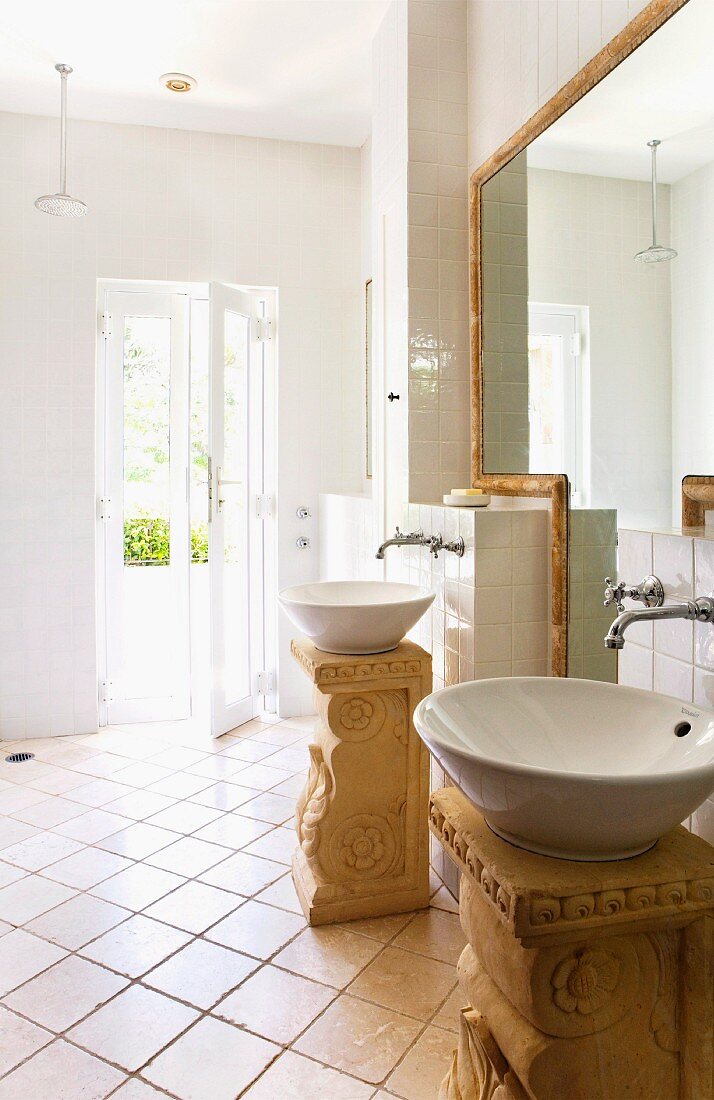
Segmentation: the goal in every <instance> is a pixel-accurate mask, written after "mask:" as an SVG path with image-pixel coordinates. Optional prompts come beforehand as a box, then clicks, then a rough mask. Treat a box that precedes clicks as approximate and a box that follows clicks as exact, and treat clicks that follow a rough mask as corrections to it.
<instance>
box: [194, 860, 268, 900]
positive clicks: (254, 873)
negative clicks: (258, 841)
mask: <svg viewBox="0 0 714 1100" xmlns="http://www.w3.org/2000/svg"><path fill="white" fill-rule="evenodd" d="M284 874H285V864H283V863H275V862H274V860H271V859H260V858H259V857H258V856H249V855H246V854H245V852H236V853H235V855H233V856H229V857H228V859H224V860H223V862H222V863H219V864H217V865H216V866H215V867H211V868H210V870H208V871H204V873H203V874H202V875H201V882H208V883H209V884H210V885H211V886H220V887H221V889H223V890H231V891H233V893H235V894H241V895H242V896H243V897H246V898H249V897H252V896H253V894H255V893H257V892H258V890H262V889H263V888H264V887H265V886H268V885H270V883H271V882H275V881H276V879H279V878H280V877H281V876H282V875H284Z"/></svg>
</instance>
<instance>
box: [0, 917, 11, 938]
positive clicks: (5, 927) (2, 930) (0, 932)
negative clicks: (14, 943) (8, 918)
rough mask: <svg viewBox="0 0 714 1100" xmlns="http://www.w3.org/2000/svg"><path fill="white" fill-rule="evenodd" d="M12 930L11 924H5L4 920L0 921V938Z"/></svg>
mask: <svg viewBox="0 0 714 1100" xmlns="http://www.w3.org/2000/svg"><path fill="white" fill-rule="evenodd" d="M12 930H13V926H12V925H11V924H6V922H5V921H4V920H0V936H6V935H7V934H8V932H12Z"/></svg>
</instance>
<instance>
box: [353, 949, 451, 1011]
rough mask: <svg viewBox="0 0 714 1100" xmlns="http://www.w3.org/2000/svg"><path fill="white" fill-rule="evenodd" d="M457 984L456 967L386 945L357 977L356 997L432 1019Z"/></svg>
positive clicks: (354, 990)
mask: <svg viewBox="0 0 714 1100" xmlns="http://www.w3.org/2000/svg"><path fill="white" fill-rule="evenodd" d="M455 984H456V967H454V966H450V965H448V964H447V963H442V962H437V960H436V959H430V958H427V957H426V956H424V955H415V954H414V953H413V952H412V951H402V950H401V949H400V948H398V947H386V948H385V949H384V951H383V952H382V953H381V955H378V956H377V958H376V959H375V960H374V962H371V963H370V964H369V966H368V967H366V969H365V970H363V971H362V973H361V974H359V975H358V977H357V978H356V979H355V981H354V982H353V983H352V985H351V986H350V989H349V992H350V993H351V994H352V995H353V996H355V997H363V998H364V999H365V1000H367V1001H373V1002H374V1003H375V1004H378V1005H382V1007H383V1008H391V1009H393V1010H394V1011H395V1012H401V1013H403V1014H405V1015H407V1016H416V1017H417V1019H419V1020H424V1021H426V1020H428V1019H429V1017H430V1016H432V1015H433V1014H434V1012H436V1010H437V1008H438V1007H439V1005H440V1004H441V1003H442V1001H443V1000H444V999H445V997H446V996H447V995H448V994H449V993H450V992H451V990H452V989H453V988H454V986H455Z"/></svg>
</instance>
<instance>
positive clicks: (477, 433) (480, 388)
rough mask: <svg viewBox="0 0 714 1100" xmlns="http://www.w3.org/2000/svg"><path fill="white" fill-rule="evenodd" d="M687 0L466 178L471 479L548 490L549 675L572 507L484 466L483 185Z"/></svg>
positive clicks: (563, 642)
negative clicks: (549, 575)
mask: <svg viewBox="0 0 714 1100" xmlns="http://www.w3.org/2000/svg"><path fill="white" fill-rule="evenodd" d="M686 3H687V0H651V2H650V3H649V4H647V6H646V7H645V8H643V9H642V11H641V12H640V13H639V15H636V16H635V18H634V19H632V20H631V21H630V22H629V23H628V24H627V26H626V27H625V28H624V29H623V30H622V31H620V33H619V34H618V35H616V36H615V37H614V38H613V39H612V40H611V41H610V42H609V43H608V44H607V46H605V47H604V49H602V50H601V51H600V53H598V54H596V55H595V57H593V58H592V60H591V61H589V62H588V63H587V65H584V66H583V68H582V69H580V71H579V72H578V73H576V75H575V76H574V77H573V78H572V80H570V81H568V83H567V84H565V85H564V86H563V87H562V88H561V89H560V90H559V91H558V92H556V94H555V95H554V96H553V97H552V99H549V100H548V102H547V103H546V104H544V105H543V106H542V107H541V108H540V110H538V111H536V113H535V114H534V115H532V116H531V118H529V119H528V121H527V122H526V123H524V125H523V126H521V128H520V130H517V131H516V133H515V134H513V136H512V137H511V138H509V140H508V141H507V142H505V144H504V145H502V146H501V147H500V149H498V150H497V151H496V152H495V153H494V154H493V156H491V157H489V159H488V160H487V161H484V163H483V164H482V165H481V166H480V168H477V169H476V171H475V172H474V173H473V174H472V176H471V180H470V183H469V212H470V217H469V255H470V259H469V264H470V293H471V316H470V327H471V334H470V339H471V364H472V367H471V484H472V485H473V487H474V488H475V489H485V490H487V491H488V492H491V493H495V494H497V495H498V496H511V497H545V498H547V499H549V501H550V512H551V584H552V598H551V675H552V676H567V669H568V511H569V487H568V478H567V477H566V475H565V474H489V473H485V471H484V468H483V467H484V431H483V407H484V401H483V397H484V371H483V342H482V300H483V286H482V271H481V263H482V260H481V243H482V242H481V189H482V188H483V186H484V184H485V183H487V182H488V180H490V179H491V178H492V177H493V176H495V175H496V173H497V172H500V170H501V168H503V166H504V165H505V164H508V162H509V161H510V160H512V159H513V158H514V157H515V156H517V155H518V154H519V153H520V152H522V151H523V150H524V149H525V148H526V147H527V146H528V145H530V143H531V142H532V141H534V140H535V138H537V137H538V136H539V135H540V134H542V133H543V131H544V130H547V129H548V127H549V126H552V124H553V123H554V122H556V121H557V119H559V118H560V116H561V115H564V114H565V112H566V111H567V110H568V109H569V108H570V107H572V106H573V104H574V103H577V101H578V100H579V99H582V97H583V96H584V95H586V94H587V93H588V92H589V91H590V90H591V88H594V87H595V85H596V84H598V83H599V82H600V81H601V80H602V79H603V78H604V77H606V76H607V75H608V73H610V72H612V70H613V69H615V68H617V66H618V65H619V64H620V62H621V61H624V60H625V58H626V57H629V55H630V54H631V53H633V51H634V50H636V49H637V47H638V46H640V45H641V44H642V43H643V42H645V41H646V40H647V39H648V38H649V37H650V35H651V34H654V32H655V31H656V30H658V29H659V28H660V27H661V26H662V24H663V23H666V22H667V20H668V19H670V18H671V17H672V16H673V15H674V14H675V13H676V12H677V11H679V9H680V8H682V7H684V5H685V4H686Z"/></svg>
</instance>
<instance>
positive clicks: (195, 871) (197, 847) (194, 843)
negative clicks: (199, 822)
mask: <svg viewBox="0 0 714 1100" xmlns="http://www.w3.org/2000/svg"><path fill="white" fill-rule="evenodd" d="M228 855H229V852H228V851H227V849H226V848H224V847H221V846H220V845H218V844H210V843H209V842H208V841H206V840H198V839H197V838H196V837H193V836H184V837H181V839H180V840H177V841H176V842H175V843H174V844H170V845H169V846H168V847H167V848H163V849H162V850H161V851H160V852H156V854H155V855H152V856H148V857H147V858H146V860H145V862H146V863H149V864H151V865H152V866H153V867H161V868H162V869H163V870H164V871H173V872H175V873H176V874H180V875H187V876H188V877H190V878H193V877H194V876H195V875H200V874H201V873H202V872H203V871H207V870H208V868H209V867H214V866H215V864H216V863H220V862H221V860H223V859H226V857H227V856H228Z"/></svg>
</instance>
